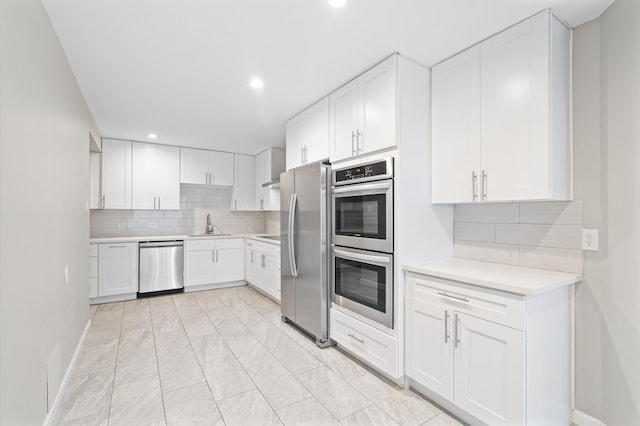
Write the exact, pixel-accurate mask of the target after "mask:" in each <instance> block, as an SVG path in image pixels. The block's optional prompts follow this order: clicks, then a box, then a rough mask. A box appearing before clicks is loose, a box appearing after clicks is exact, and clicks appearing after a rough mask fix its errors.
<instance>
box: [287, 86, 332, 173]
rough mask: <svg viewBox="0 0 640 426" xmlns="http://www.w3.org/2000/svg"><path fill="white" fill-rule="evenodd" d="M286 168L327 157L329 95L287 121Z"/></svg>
mask: <svg viewBox="0 0 640 426" xmlns="http://www.w3.org/2000/svg"><path fill="white" fill-rule="evenodd" d="M286 131H287V154H286V157H287V158H286V159H287V161H286V162H287V170H290V169H293V168H295V167H298V166H301V165H303V164H307V163H313V162H316V161H320V160H324V159H327V158H329V97H328V96H327V97H325V98H324V99H322V100H320V101H318V102H316V103H315V104H313V105H312V106H310V107H309V108H307V109H306V110H304V111H302V112H301V113H300V114H298V115H296V116H295V117H293V118H292V119H290V120H289V121H288V122H287V129H286Z"/></svg>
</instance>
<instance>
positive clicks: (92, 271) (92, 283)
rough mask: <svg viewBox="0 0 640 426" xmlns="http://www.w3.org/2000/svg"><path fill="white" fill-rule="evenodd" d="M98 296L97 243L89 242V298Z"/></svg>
mask: <svg viewBox="0 0 640 426" xmlns="http://www.w3.org/2000/svg"><path fill="white" fill-rule="evenodd" d="M96 297H98V245H97V244H89V298H90V299H93V298H96Z"/></svg>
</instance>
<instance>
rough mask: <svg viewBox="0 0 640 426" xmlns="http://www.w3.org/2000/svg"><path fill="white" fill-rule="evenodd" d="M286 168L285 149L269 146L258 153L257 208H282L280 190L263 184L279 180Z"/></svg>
mask: <svg viewBox="0 0 640 426" xmlns="http://www.w3.org/2000/svg"><path fill="white" fill-rule="evenodd" d="M284 169H285V150H284V149H282V148H269V149H267V150H265V151H262V152H261V153H259V154H258V155H256V179H255V188H256V208H257V209H258V210H280V190H279V189H274V188H270V187H264V186H262V185H263V184H266V183H270V182H274V181H279V180H280V173H282V172H283V171H284Z"/></svg>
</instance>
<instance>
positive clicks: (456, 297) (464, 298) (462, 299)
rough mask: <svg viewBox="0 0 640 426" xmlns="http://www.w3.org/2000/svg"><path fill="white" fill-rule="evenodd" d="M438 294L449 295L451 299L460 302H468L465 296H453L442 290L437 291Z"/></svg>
mask: <svg viewBox="0 0 640 426" xmlns="http://www.w3.org/2000/svg"><path fill="white" fill-rule="evenodd" d="M438 294H439V295H440V296H444V297H449V298H451V299H456V300H460V301H462V302H469V299H467V298H466V297H460V296H454V295H453V294H449V293H445V292H443V291H439V292H438Z"/></svg>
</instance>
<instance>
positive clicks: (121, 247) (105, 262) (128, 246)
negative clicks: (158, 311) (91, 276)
mask: <svg viewBox="0 0 640 426" xmlns="http://www.w3.org/2000/svg"><path fill="white" fill-rule="evenodd" d="M103 147H104V145H103ZM137 291H138V243H114V244H100V245H99V247H98V296H100V297H104V296H115V295H121V294H130V293H136V292H137Z"/></svg>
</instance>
